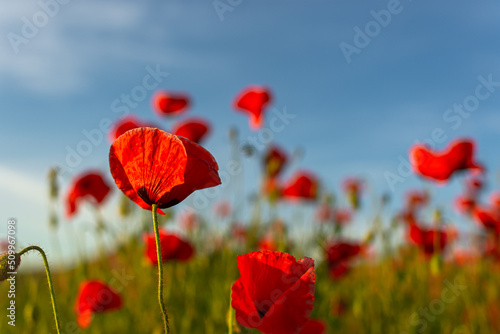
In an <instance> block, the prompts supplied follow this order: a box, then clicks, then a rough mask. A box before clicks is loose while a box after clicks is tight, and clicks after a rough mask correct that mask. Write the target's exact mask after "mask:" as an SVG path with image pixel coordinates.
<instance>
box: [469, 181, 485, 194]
mask: <svg viewBox="0 0 500 334" xmlns="http://www.w3.org/2000/svg"><path fill="white" fill-rule="evenodd" d="M465 187H466V190H467V193H469V194H471V195H472V196H477V195H478V194H479V192H480V191H481V190H482V189H483V187H484V180H483V179H482V178H479V177H470V178H468V179H467V180H466V181H465Z"/></svg>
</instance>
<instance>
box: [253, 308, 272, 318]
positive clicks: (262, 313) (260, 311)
mask: <svg viewBox="0 0 500 334" xmlns="http://www.w3.org/2000/svg"><path fill="white" fill-rule="evenodd" d="M255 308H256V309H257V312H258V313H259V317H260V318H261V319H262V318H264V316H265V315H266V313H267V311H269V308H267V309H265V308H262V307H257V306H255Z"/></svg>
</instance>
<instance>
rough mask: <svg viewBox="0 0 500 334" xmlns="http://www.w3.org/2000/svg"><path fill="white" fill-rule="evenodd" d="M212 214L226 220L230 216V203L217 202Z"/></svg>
mask: <svg viewBox="0 0 500 334" xmlns="http://www.w3.org/2000/svg"><path fill="white" fill-rule="evenodd" d="M214 213H215V214H216V215H217V217H219V218H222V219H224V218H227V217H229V215H230V214H231V203H229V202H228V201H219V202H217V203H215V204H214Z"/></svg>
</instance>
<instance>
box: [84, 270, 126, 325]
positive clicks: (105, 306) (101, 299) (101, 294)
mask: <svg viewBox="0 0 500 334" xmlns="http://www.w3.org/2000/svg"><path fill="white" fill-rule="evenodd" d="M122 305H123V302H122V298H121V296H120V295H119V294H118V292H116V291H114V290H113V289H112V288H111V287H109V286H108V285H107V284H106V283H103V282H101V281H97V280H87V281H83V282H81V283H80V286H79V288H78V296H77V298H76V303H75V313H76V319H77V322H78V325H79V326H80V327H81V328H87V327H89V326H90V322H91V321H92V316H93V314H94V313H102V312H107V311H112V310H117V309H120V308H121V307H122Z"/></svg>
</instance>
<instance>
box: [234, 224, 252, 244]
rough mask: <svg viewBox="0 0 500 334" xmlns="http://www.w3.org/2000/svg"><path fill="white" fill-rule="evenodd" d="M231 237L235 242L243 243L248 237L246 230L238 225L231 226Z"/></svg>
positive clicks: (241, 225)
mask: <svg viewBox="0 0 500 334" xmlns="http://www.w3.org/2000/svg"><path fill="white" fill-rule="evenodd" d="M231 235H232V237H233V238H234V239H235V240H236V241H237V242H245V241H246V239H247V236H248V231H247V228H246V227H245V226H244V225H243V224H240V223H236V224H233V225H232V227H231Z"/></svg>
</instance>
